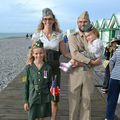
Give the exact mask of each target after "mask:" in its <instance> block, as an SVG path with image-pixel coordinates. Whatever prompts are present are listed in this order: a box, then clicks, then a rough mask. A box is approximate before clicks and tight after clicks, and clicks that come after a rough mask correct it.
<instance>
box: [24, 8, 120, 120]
mask: <svg viewBox="0 0 120 120" xmlns="http://www.w3.org/2000/svg"><path fill="white" fill-rule="evenodd" d="M77 26H78V32H75V33H72V34H71V35H70V36H69V37H68V38H67V36H65V37H64V38H63V33H62V31H61V29H60V27H59V24H58V21H57V19H56V16H55V14H54V13H53V11H52V10H51V9H50V8H45V9H43V10H42V19H41V21H40V24H39V25H38V28H37V29H36V32H35V33H34V34H33V35H32V44H31V48H30V49H29V54H28V60H27V65H26V67H25V72H24V77H23V78H24V84H25V90H24V110H25V111H28V120H44V118H45V117H51V120H57V113H58V108H59V107H58V103H59V98H60V96H59V95H60V94H59V92H60V91H59V89H60V78H61V71H60V70H63V71H65V72H67V71H68V70H69V69H71V71H70V74H69V89H68V90H69V120H78V119H79V120H91V94H92V93H93V90H94V83H93V82H94V79H95V75H94V68H95V66H99V65H102V54H103V44H102V40H100V39H99V32H98V30H97V29H96V28H95V27H94V26H93V25H92V24H91V21H90V18H89V14H88V12H87V11H85V12H83V13H82V14H80V16H78V18H77ZM66 42H68V44H69V51H67V49H66V46H65V43H66ZM115 43H116V42H115V40H114V41H112V42H111V44H110V45H109V46H107V47H106V48H105V56H106V59H107V60H109V64H108V65H107V67H106V68H105V76H106V77H108V78H105V81H106V80H110V81H109V82H107V86H104V85H103V89H102V90H103V91H105V90H104V89H107V92H108V91H109V92H108V98H107V109H106V116H105V117H106V118H105V120H114V117H115V109H116V105H117V99H118V96H119V92H120V81H119V80H120V76H119V75H120V73H119V68H120V64H119V63H120V49H117V50H116V47H115V46H116V45H114V44H115ZM115 50H116V52H115ZM60 55H63V56H64V57H66V58H69V59H71V60H70V61H69V62H68V63H61V64H60V63H59V58H60ZM73 68H74V69H73ZM108 74H109V75H108ZM105 92H106V91H105Z"/></svg>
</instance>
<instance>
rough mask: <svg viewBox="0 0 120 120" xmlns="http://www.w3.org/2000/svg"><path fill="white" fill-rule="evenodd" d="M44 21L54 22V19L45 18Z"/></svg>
mask: <svg viewBox="0 0 120 120" xmlns="http://www.w3.org/2000/svg"><path fill="white" fill-rule="evenodd" d="M43 20H44V21H47V20H48V21H52V20H53V18H43Z"/></svg>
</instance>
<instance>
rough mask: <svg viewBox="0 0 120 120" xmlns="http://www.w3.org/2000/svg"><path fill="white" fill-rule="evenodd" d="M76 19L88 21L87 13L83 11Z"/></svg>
mask: <svg viewBox="0 0 120 120" xmlns="http://www.w3.org/2000/svg"><path fill="white" fill-rule="evenodd" d="M78 18H81V19H86V20H88V21H90V19H89V14H88V11H84V12H83V13H82V14H81V15H80V16H79V17H78Z"/></svg>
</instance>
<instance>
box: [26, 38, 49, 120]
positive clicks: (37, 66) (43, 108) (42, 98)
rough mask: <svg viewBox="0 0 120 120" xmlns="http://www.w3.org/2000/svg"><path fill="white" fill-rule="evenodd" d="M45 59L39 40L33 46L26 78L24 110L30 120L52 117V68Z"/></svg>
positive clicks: (42, 119)
mask: <svg viewBox="0 0 120 120" xmlns="http://www.w3.org/2000/svg"><path fill="white" fill-rule="evenodd" d="M44 59H45V51H44V49H43V43H42V42H41V41H40V40H39V41H37V42H35V43H34V44H33V45H32V48H31V50H30V55H29V57H28V65H27V66H26V74H25V76H24V82H25V103H24V110H25V111H28V120H44V118H45V117H48V116H51V98H50V86H51V67H50V66H49V65H48V64H46V63H45V62H44Z"/></svg>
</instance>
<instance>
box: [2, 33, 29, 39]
mask: <svg viewBox="0 0 120 120" xmlns="http://www.w3.org/2000/svg"><path fill="white" fill-rule="evenodd" d="M26 34H28V35H31V33H0V40H1V39H6V38H13V37H25V36H26Z"/></svg>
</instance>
